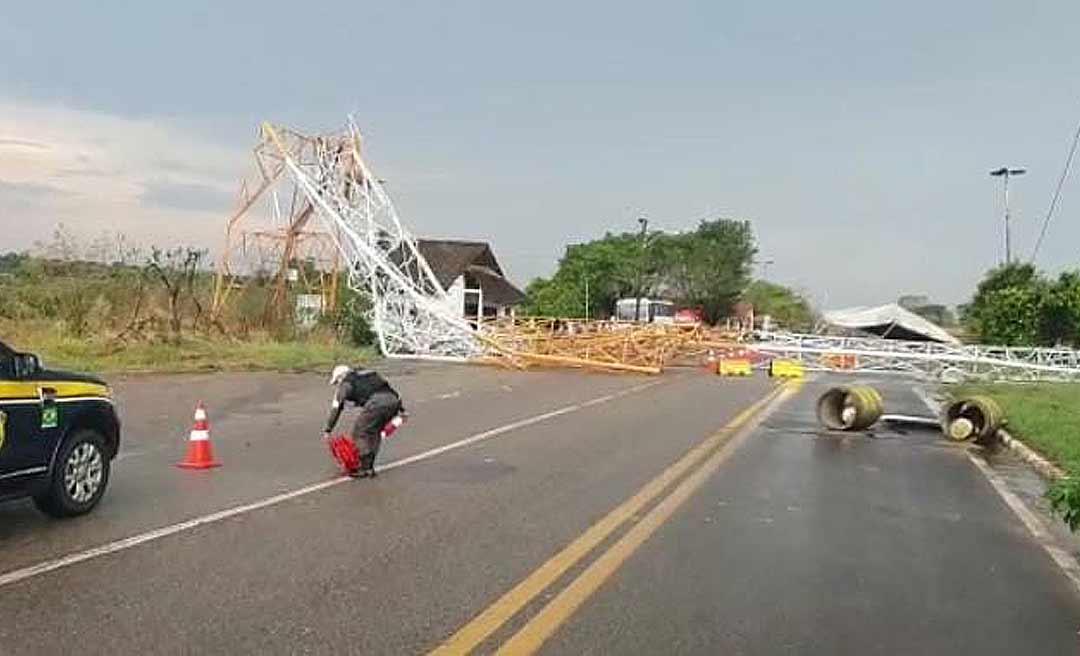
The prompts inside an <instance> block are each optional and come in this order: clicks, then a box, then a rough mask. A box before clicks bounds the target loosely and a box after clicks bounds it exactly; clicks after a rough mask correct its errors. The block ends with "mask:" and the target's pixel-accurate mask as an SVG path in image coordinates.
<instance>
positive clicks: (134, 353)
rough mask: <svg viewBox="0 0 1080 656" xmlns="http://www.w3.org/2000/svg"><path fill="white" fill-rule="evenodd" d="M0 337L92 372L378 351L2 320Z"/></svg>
mask: <svg viewBox="0 0 1080 656" xmlns="http://www.w3.org/2000/svg"><path fill="white" fill-rule="evenodd" d="M0 341H4V342H6V343H8V344H9V345H10V346H11V347H12V348H16V349H18V350H21V351H27V352H32V353H37V354H38V355H40V356H41V358H42V359H43V360H44V362H45V365H46V366H47V367H50V368H57V369H70V370H75V371H84V372H95V373H120V372H174V373H175V372H194V371H264V370H265V371H325V370H327V369H329V368H330V367H332V366H333V365H334V364H337V363H339V362H346V363H349V364H356V363H359V362H365V361H370V360H372V359H374V358H375V357H376V354H375V351H374V350H373V349H371V348H356V347H351V346H345V345H342V344H339V343H337V342H336V341H334V340H331V339H326V338H319V337H312V338H310V339H303V340H296V341H277V340H273V339H270V338H268V337H261V338H256V339H251V340H246V341H233V340H226V339H207V338H200V337H185V338H184V339H182V340H181V341H180V342H179V343H168V342H135V343H131V344H125V345H107V344H105V343H103V342H99V341H96V340H95V339H94V338H92V337H89V338H85V339H79V338H72V337H67V336H64V335H63V334H62V333H60V332H59V331H54V330H49V329H47V328H41V327H39V328H38V329H37V330H33V331H27V330H25V329H21V330H18V331H15V330H13V329H12V328H11V327H10V326H9V327H7V330H5V326H0Z"/></svg>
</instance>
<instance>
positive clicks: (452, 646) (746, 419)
mask: <svg viewBox="0 0 1080 656" xmlns="http://www.w3.org/2000/svg"><path fill="white" fill-rule="evenodd" d="M800 386H801V382H800V381H797V380H796V381H791V382H788V383H785V384H783V385H781V386H779V387H776V388H774V389H773V390H772V391H771V392H770V393H769V394H767V395H766V396H765V397H764V398H762V399H760V400H759V401H757V402H756V403H754V404H753V405H751V406H750V407H748V408H746V409H745V410H743V411H742V412H740V413H739V414H738V415H737V416H736V417H735V418H734V419H733V420H731V422H730V423H728V424H727V425H726V426H724V428H722V429H721V430H720V431H718V432H717V433H715V434H713V435H712V436H710V437H709V438H707V439H706V440H705V441H704V442H702V443H701V444H699V445H697V446H696V447H694V448H693V449H691V450H690V451H689V452H688V453H687V454H686V455H684V456H683V457H682V458H680V459H679V460H678V461H677V462H676V463H674V464H673V465H671V466H670V467H668V468H667V469H665V470H664V471H663V472H662V473H661V474H660V475H659V476H657V477H656V478H654V479H653V480H652V481H650V482H649V483H648V484H646V485H645V487H643V488H641V490H640V491H638V492H637V494H635V495H634V496H632V497H630V498H629V499H627V500H626V501H624V502H623V503H622V504H621V505H619V506H618V507H617V508H615V509H614V510H612V511H611V512H610V513H608V514H607V516H605V517H604V518H603V519H601V520H600V521H598V522H597V523H595V524H593V525H592V526H591V527H590V528H589V529H588V530H586V531H585V532H584V533H582V534H581V535H580V536H579V537H577V538H576V539H575V540H574V541H573V542H571V543H570V544H569V545H567V546H566V547H565V548H564V549H563V550H562V551H560V552H559V553H557V554H555V555H554V556H552V557H551V558H550V559H549V560H548V561H547V562H546V563H544V564H543V565H541V566H540V567H539V568H538V569H537V570H535V571H534V572H533V573H532V574H530V575H529V576H528V577H527V578H526V579H525V580H523V581H522V582H520V583H518V584H517V585H516V586H514V587H513V588H512V589H511V590H510V591H509V592H507V593H506V594H504V595H503V596H502V597H500V598H499V599H498V600H497V601H496V602H495V603H494V604H492V605H491V606H489V607H488V608H487V609H486V610H484V611H483V612H482V613H480V614H479V615H477V616H476V617H475V618H473V619H472V621H470V622H469V623H468V624H466V625H465V626H463V627H462V628H461V629H459V630H458V631H457V633H455V634H454V635H452V636H451V637H450V638H449V639H448V640H447V641H446V642H444V643H443V644H442V645H440V646H439V647H438V648H436V649H435V650H434V651H433V652H431V653H432V654H433V655H438V656H447V655H450V654H467V653H470V652H471V651H472V650H474V649H476V647H478V646H479V645H480V644H481V643H482V642H484V641H485V640H487V639H488V638H489V637H490V636H491V635H492V634H494V633H495V632H496V631H497V630H499V628H500V627H502V626H503V625H504V624H506V622H508V621H509V620H510V619H511V618H512V617H514V615H516V614H517V613H518V612H520V611H521V609H522V608H524V607H525V606H526V605H527V604H528V603H529V602H531V601H532V600H533V599H535V598H536V597H537V596H539V595H540V593H542V592H543V591H544V590H546V589H547V588H548V587H549V586H551V585H552V584H553V583H555V582H556V581H557V580H558V579H559V578H560V577H561V576H562V575H563V574H565V573H566V572H567V571H568V570H569V569H570V568H572V567H573V566H574V565H576V564H577V563H578V562H579V561H581V559H582V558H584V557H585V556H587V555H588V554H589V553H590V552H591V551H592V550H593V549H595V548H596V547H597V545H599V544H600V543H601V542H603V541H604V540H605V539H607V538H608V537H609V536H610V535H611V534H612V533H614V532H615V531H616V530H617V529H618V528H619V527H621V526H622V525H623V524H625V523H626V522H627V521H628V520H630V519H632V518H633V517H635V516H636V515H637V514H638V513H639V512H640V511H641V510H642V509H644V508H645V507H646V506H647V505H649V504H650V503H651V502H652V501H654V500H655V499H656V498H657V497H659V496H660V495H661V494H662V493H663V492H664V491H665V490H667V488H668V487H670V486H671V484H672V483H674V482H675V481H677V480H678V479H680V478H682V477H683V476H686V478H685V480H683V481H682V482H681V483H680V484H679V485H678V486H676V487H675V489H674V490H672V491H671V492H670V493H669V494H668V495H667V496H666V497H664V499H663V500H661V501H660V502H659V503H658V504H657V505H656V506H655V507H653V509H652V510H651V511H649V513H648V514H647V515H646V516H645V517H644V518H642V519H641V521H639V522H638V523H636V524H635V525H634V526H633V527H632V528H631V529H630V530H629V531H627V532H626V534H624V535H623V537H622V538H620V539H619V540H618V541H617V542H616V543H615V544H613V545H612V546H611V547H610V548H609V549H608V550H607V551H605V552H604V553H603V554H601V555H600V556H599V557H598V558H597V559H596V560H594V561H593V562H592V564H590V565H589V566H588V567H587V568H586V569H585V570H584V571H583V572H582V573H581V574H580V575H579V576H578V577H577V578H576V579H574V580H573V581H572V582H571V583H570V584H569V585H568V586H567V587H566V588H564V589H563V590H562V592H560V593H559V594H558V595H557V596H556V597H555V598H554V599H552V600H551V601H550V602H549V603H548V604H547V605H546V606H544V608H543V609H542V610H541V611H540V612H539V613H537V615H535V616H534V617H533V618H532V619H531V620H529V622H528V623H527V624H525V626H524V627H522V628H521V629H520V630H519V631H518V632H517V633H516V634H514V636H513V637H511V638H510V639H509V640H508V641H507V642H505V643H504V644H503V645H502V646H501V647H500V648H499V650H498V652H497V653H500V654H531V653H534V652H536V651H537V650H539V649H540V647H541V646H542V645H543V644H544V642H545V641H546V640H547V639H548V638H550V637H551V636H552V635H553V634H554V633H555V631H557V630H558V629H559V627H560V626H562V625H563V624H564V623H565V622H566V620H568V619H569V618H570V617H571V616H572V615H573V614H574V612H575V611H576V610H577V609H578V608H579V607H581V605H582V604H584V603H585V601H586V600H588V598H589V597H591V596H592V594H593V593H594V592H596V590H597V589H599V588H600V586H601V585H602V584H603V583H604V582H605V581H606V580H607V579H608V578H610V577H611V575H612V574H614V573H615V572H616V571H617V570H618V569H619V567H620V566H621V565H622V564H623V563H624V562H625V561H626V560H627V559H628V558H629V557H630V556H631V555H632V554H633V553H634V552H635V551H636V550H637V549H638V548H639V547H640V546H641V545H642V544H644V542H645V541H646V540H647V539H648V538H649V537H650V536H651V535H652V534H653V533H654V532H656V530H657V529H658V528H659V527H660V526H662V525H663V524H664V522H666V521H667V520H668V518H670V517H671V515H672V514H674V512H675V511H676V510H677V509H678V508H679V506H681V505H682V504H683V503H684V502H685V501H686V500H687V499H689V498H690V497H691V496H692V495H693V494H694V492H696V491H697V489H698V488H700V487H701V485H702V484H704V483H705V481H706V480H708V477H709V476H710V475H712V473H713V472H714V471H715V470H716V469H717V468H718V467H719V466H720V464H721V463H722V462H723V461H724V459H726V458H727V456H728V455H729V454H730V453H731V451H732V450H733V449H724V448H722V447H723V446H724V445H725V444H728V443H729V441H730V440H731V438H732V436H733V435H735V434H736V433H737V432H738V431H739V430H740V429H743V428H744V427H746V428H748V429H749V428H752V426H749V427H748V426H747V424H750V423H751V422H752V421H754V420H755V419H756V420H760V419H761V418H763V416H764V413H765V411H767V410H769V409H771V408H772V407H775V405H774V404H779V403H780V402H781V401H782V400H784V399H786V398H787V397H789V396H791V395H792V394H794V393H795V391H796V390H798V388H799V387H800ZM755 423H756V422H755ZM748 432H749V430H747V431H744V434H745V433H748ZM699 465H700V466H699ZM695 467H696V469H695ZM688 472H692V473H690V474H689V476H687V473H688Z"/></svg>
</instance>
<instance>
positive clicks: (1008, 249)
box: [990, 166, 1027, 264]
mask: <svg viewBox="0 0 1080 656" xmlns="http://www.w3.org/2000/svg"><path fill="white" fill-rule="evenodd" d="M1025 173H1027V169H1010V168H1008V167H1006V166H1003V167H1001V168H1000V169H994V170H993V171H990V175H992V176H994V177H995V178H1002V180H1003V181H1004V187H1005V264H1009V263H1010V262H1012V239H1011V237H1010V235H1009V178H1011V177H1012V176H1014V175H1024V174H1025Z"/></svg>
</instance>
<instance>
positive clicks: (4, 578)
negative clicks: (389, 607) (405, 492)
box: [0, 381, 663, 588]
mask: <svg viewBox="0 0 1080 656" xmlns="http://www.w3.org/2000/svg"><path fill="white" fill-rule="evenodd" d="M661 382H663V381H653V382H649V383H645V384H643V385H635V386H634V387H630V388H627V389H625V390H622V391H620V392H617V393H615V394H609V395H607V397H608V398H607V400H608V401H611V400H614V399H616V398H620V397H623V396H626V395H628V394H634V393H636V392H640V391H642V390H645V389H648V388H650V387H653V386H655V385H659V384H660V383H661ZM584 407H585V404H580V403H575V404H573V405H568V406H565V407H563V408H559V409H558V410H552V411H551V412H545V413H543V414H539V415H535V416H532V417H528V418H526V419H521V420H519V421H515V422H512V423H509V424H505V425H503V426H499V427H498V428H492V429H491V430H487V431H484V432H482V433H477V434H476V435H473V436H471V437H466V438H464V439H461V440H458V441H456V442H451V443H450V444H446V445H443V446H440V447H436V448H434V449H430V450H428V451H424V452H423V453H418V454H416V455H414V456H409V457H407V458H402V459H401V460H395V461H393V462H390V463H387V464H386V465H383V466H382V467H379V468H378V470H379V471H389V470H391V469H397V468H398V467H404V466H405V465H410V464H413V463H416V462H420V461H422V460H428V459H430V458H434V457H435V456H438V455H441V454H443V453H446V452H447V451H453V450H455V449H460V448H463V447H466V446H469V445H471V444H476V443H477V442H482V441H484V440H488V439H491V438H493V437H496V436H498V435H502V434H504V433H508V432H510V431H514V430H517V429H519V428H524V427H526V426H531V425H533V424H538V423H540V422H542V421H547V420H548V419H554V418H555V417H560V416H562V415H566V414H570V413H571V412H577V411H578V410H581V409H582V408H584ZM351 480H353V479H351V478H349V477H348V476H339V477H338V478H332V479H330V480H327V481H322V482H319V483H313V484H311V485H307V486H304V487H302V488H299V489H296V490H292V491H291V492H284V493H282V494H277V495H274V496H272V497H267V498H266V499H262V500H260V501H255V502H253V503H247V504H244V505H241V506H235V507H233V508H227V509H225V510H220V511H218V512H215V513H211V514H209V515H203V516H201V517H195V518H193V519H189V520H187V521H183V522H180V523H178V524H172V525H170V526H163V527H161V528H157V529H154V530H152V531H147V532H145V533H140V534H138V535H132V536H130V537H127V538H122V539H120V540H115V541H113V542H108V543H106V544H103V545H101V546H98V547H93V548H91V549H86V550H84V551H77V552H75V553H71V554H68V555H66V556H60V557H59V558H53V559H51V560H46V561H43V562H40V563H37V564H35V565H29V566H27V567H23V568H21V569H16V570H12V571H10V572H5V573H3V574H0V588H2V587H4V586H7V585H11V584H13V583H18V582H19V581H24V580H26V579H29V578H33V577H35V576H39V575H41V574H46V573H48V572H53V571H56V570H58V569H62V568H64V567H69V566H71V565H75V564H78V563H82V562H86V561H88V560H92V559H94V558H99V557H101V556H107V555H109V554H113V553H116V552H118V551H124V550H126V549H131V548H133V547H137V546H139V545H142V544H146V543H147V542H153V541H154V540H160V539H161V538H165V537H168V536H170V535H176V534H177V533H182V532H183V531H189V530H191V529H193V528H198V527H199V526H205V525H207V524H213V523H215V522H220V521H222V520H225V519H229V518H230V517H236V516H237V515H243V514H245V513H249V512H252V511H255V510H260V509H262V508H267V507H269V506H274V505H277V504H279V503H283V502H285V501H289V500H291V499H296V498H298V497H302V496H304V495H307V494H311V493H313V492H319V491H320V490H325V489H327V488H330V487H333V486H335V485H339V484H341V483H344V482H346V481H351Z"/></svg>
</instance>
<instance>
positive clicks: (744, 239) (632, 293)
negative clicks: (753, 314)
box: [525, 219, 813, 328]
mask: <svg viewBox="0 0 1080 656" xmlns="http://www.w3.org/2000/svg"><path fill="white" fill-rule="evenodd" d="M757 252H758V250H757V245H756V241H755V238H754V233H753V230H752V228H751V226H750V222H749V221H743V220H733V219H716V220H708V221H702V222H701V223H700V224H698V226H697V227H696V228H695V229H693V230H688V231H685V232H677V233H668V232H661V231H653V232H649V233H647V234H645V235H641V234H640V233H633V232H624V233H619V234H613V233H608V234H605V235H604V236H603V237H601V238H600V239H596V240H593V241H590V242H586V243H582V244H573V245H570V246H567V248H566V252H565V254H564V255H563V257H562V258H561V259H560V260H559V264H558V268H557V270H556V272H555V273H554V275H552V276H551V277H549V278H537V279H535V280H533V281H532V282H531V283H530V284H529V285H528V287H527V289H526V295H527V300H526V307H525V309H526V311H527V312H528V313H530V314H534V315H542V316H557V317H586V316H588V317H592V318H608V317H610V316H611V315H612V311H613V309H614V307H615V302H616V301H617V300H618V299H620V298H634V297H636V296H637V295H638V294H639V293H640V295H641V296H642V297H647V298H664V299H669V300H673V301H675V302H676V303H677V304H678V305H679V306H681V307H686V308H694V309H698V310H700V311H701V313H702V314H703V316H704V318H705V320H706V321H707V322H709V323H716V322H717V321H719V320H721V319H723V318H725V317H727V316H730V314H731V312H732V309H733V307H734V305H735V303H737V302H738V301H740V300H746V301H749V302H751V303H753V304H754V306H755V309H756V311H757V312H758V314H771V315H772V316H773V317H774V318H775V319H777V320H778V321H779V322H780V323H782V324H783V325H785V326H788V327H797V328H806V327H808V324H812V322H813V313H812V311H811V309H810V305H809V303H807V302H806V300H805V299H803V298H802V297H800V296H799V295H798V294H796V293H794V292H792V291H791V290H789V289H787V288H785V287H783V286H780V285H776V284H773V283H767V282H765V281H753V280H752V277H751V273H752V268H753V263H754V257H755V255H756V254H757Z"/></svg>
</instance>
